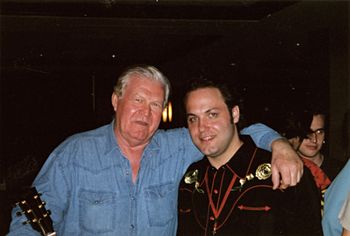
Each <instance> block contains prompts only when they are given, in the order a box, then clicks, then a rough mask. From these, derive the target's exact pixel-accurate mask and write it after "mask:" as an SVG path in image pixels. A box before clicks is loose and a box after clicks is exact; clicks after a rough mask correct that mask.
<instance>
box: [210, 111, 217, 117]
mask: <svg viewBox="0 0 350 236" xmlns="http://www.w3.org/2000/svg"><path fill="white" fill-rule="evenodd" d="M217 116H218V113H216V112H210V113H209V117H210V118H216V117H217Z"/></svg>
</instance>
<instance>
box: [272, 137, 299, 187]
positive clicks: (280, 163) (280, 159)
mask: <svg viewBox="0 0 350 236" xmlns="http://www.w3.org/2000/svg"><path fill="white" fill-rule="evenodd" d="M271 150H272V160H271V168H272V183H273V189H277V188H280V189H286V188H287V187H289V186H295V185H296V184H297V183H298V182H299V181H300V178H301V176H302V175H303V162H302V160H301V159H300V157H299V156H298V154H297V153H296V152H295V150H294V149H293V148H292V146H291V145H290V144H289V142H288V140H286V139H283V138H281V139H277V140H275V141H273V142H272V144H271Z"/></svg>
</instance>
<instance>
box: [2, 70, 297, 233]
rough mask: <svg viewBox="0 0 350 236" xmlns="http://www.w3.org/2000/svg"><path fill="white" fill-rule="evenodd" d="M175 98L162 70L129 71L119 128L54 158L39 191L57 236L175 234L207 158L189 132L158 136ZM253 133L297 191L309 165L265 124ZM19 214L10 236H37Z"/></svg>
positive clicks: (67, 144) (117, 101) (116, 102)
mask: <svg viewBox="0 0 350 236" xmlns="http://www.w3.org/2000/svg"><path fill="white" fill-rule="evenodd" d="M169 90H170V83H169V81H168V80H167V79H166V78H165V76H163V75H162V73H161V72H160V71H158V70H157V69H156V68H154V67H152V66H135V67H131V68H129V69H127V70H126V71H125V72H124V73H123V74H122V75H121V76H120V77H119V80H118V82H117V85H116V86H115V88H114V92H113V94H112V98H111V100H112V105H113V107H114V110H115V119H114V121H113V122H111V123H110V124H109V125H105V126H102V127H100V128H97V129H95V130H92V131H88V132H84V133H80V134H76V135H73V136H71V137H70V138H68V139H67V140H65V141H64V142H63V143H62V144H60V145H59V146H58V147H57V148H56V149H55V150H54V151H53V152H52V153H51V155H50V156H49V158H48V160H47V161H46V163H45V164H44V166H43V167H42V169H41V171H40V172H39V174H38V176H37V177H36V179H35V180H34V183H33V186H35V187H36V188H37V189H38V191H39V192H40V193H42V196H41V198H42V200H44V201H45V202H47V205H46V208H47V209H50V211H51V212H52V214H51V218H52V221H53V226H54V229H55V231H56V232H57V235H60V236H61V235H103V236H107V235H108V236H109V235H175V234H176V227H177V195H178V186H179V182H180V181H181V178H182V176H183V174H184V172H185V171H186V169H187V168H188V166H189V165H190V164H191V163H193V162H195V161H197V160H199V159H201V158H202V154H201V153H200V151H199V150H198V149H197V148H196V147H195V146H194V145H193V144H192V141H191V138H190V135H189V132H188V130H187V129H185V128H179V129H172V130H168V131H164V130H158V126H159V124H160V119H161V114H162V111H163V109H164V107H165V106H166V104H167V101H168V96H169ZM246 132H247V133H248V134H252V135H253V138H254V139H255V141H256V142H257V143H258V144H259V146H263V147H265V148H270V147H272V149H273V153H274V155H275V158H274V159H273V161H272V166H273V175H274V187H275V188H277V187H278V186H279V185H280V177H279V175H280V174H281V175H282V182H283V184H284V185H283V186H282V187H287V186H288V185H295V184H296V183H297V182H298V181H299V179H300V176H301V174H302V164H301V161H300V160H299V159H298V158H297V155H296V154H295V153H294V152H293V151H292V148H291V147H290V146H288V144H287V142H286V141H284V140H281V139H279V140H277V141H274V142H273V144H272V146H271V142H272V140H276V139H277V138H278V137H279V136H278V134H277V133H276V132H274V131H272V130H270V129H268V128H267V127H266V126H263V125H261V124H258V125H255V126H253V127H250V128H248V129H246ZM275 150H277V151H275ZM285 154H286V155H285ZM294 154H295V155H294ZM18 210H19V209H17V208H15V209H14V210H13V220H12V222H11V226H10V233H9V235H36V234H37V233H35V231H34V230H32V229H31V227H30V226H29V225H23V224H22V222H23V221H25V218H24V217H23V216H21V217H18V216H16V215H15V213H16V211H18Z"/></svg>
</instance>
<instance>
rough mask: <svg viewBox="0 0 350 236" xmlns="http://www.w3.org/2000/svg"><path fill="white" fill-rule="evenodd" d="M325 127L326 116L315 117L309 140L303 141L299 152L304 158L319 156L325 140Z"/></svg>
mask: <svg viewBox="0 0 350 236" xmlns="http://www.w3.org/2000/svg"><path fill="white" fill-rule="evenodd" d="M324 126H325V117H324V115H321V114H318V115H314V116H313V119H312V123H311V126H310V133H309V134H308V138H305V139H303V141H302V143H301V145H300V147H299V150H298V152H299V153H300V154H301V155H302V156H305V157H309V158H312V157H315V156H316V155H317V154H319V152H320V150H321V148H322V145H323V141H324V139H325V132H324Z"/></svg>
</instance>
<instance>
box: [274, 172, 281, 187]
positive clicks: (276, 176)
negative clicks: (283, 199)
mask: <svg viewBox="0 0 350 236" xmlns="http://www.w3.org/2000/svg"><path fill="white" fill-rule="evenodd" d="M280 181H281V179H280V174H279V173H278V170H277V169H276V168H272V184H273V186H272V189H273V190H275V189H277V188H278V187H279V186H280Z"/></svg>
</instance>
